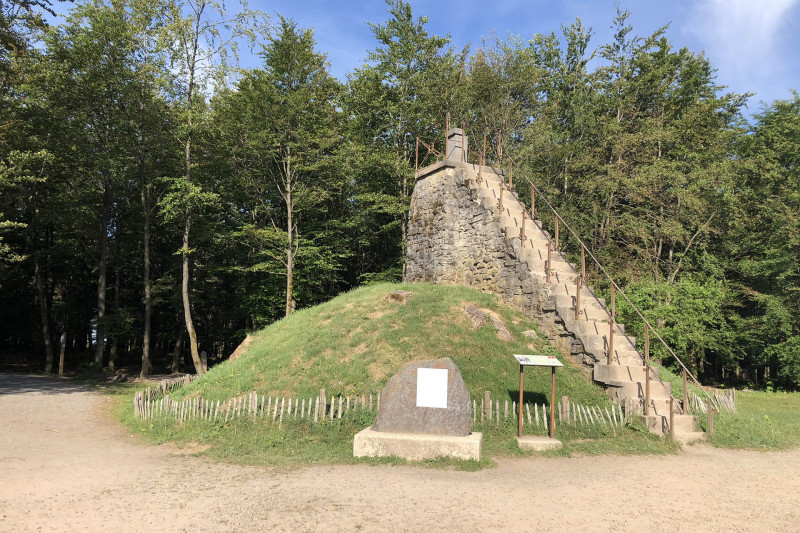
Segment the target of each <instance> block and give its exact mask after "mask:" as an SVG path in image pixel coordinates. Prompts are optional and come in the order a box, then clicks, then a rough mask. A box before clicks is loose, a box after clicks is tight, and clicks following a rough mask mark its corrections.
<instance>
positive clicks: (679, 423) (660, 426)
mask: <svg viewBox="0 0 800 533" xmlns="http://www.w3.org/2000/svg"><path fill="white" fill-rule="evenodd" d="M696 419H697V417H695V416H693V415H678V414H675V415H672V423H673V424H675V435H676V436H677V435H680V434H686V433H694V432H695V431H696V428H695V422H696ZM642 421H643V422H644V425H645V426H647V429H649V430H650V432H651V433H655V434H657V435H661V434H665V433H669V416H668V415H667V416H662V415H642Z"/></svg>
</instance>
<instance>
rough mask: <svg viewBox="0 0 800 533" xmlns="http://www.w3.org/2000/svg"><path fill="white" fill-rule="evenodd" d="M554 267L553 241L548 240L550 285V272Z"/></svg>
mask: <svg viewBox="0 0 800 533" xmlns="http://www.w3.org/2000/svg"><path fill="white" fill-rule="evenodd" d="M552 265H553V241H551V240H550V239H547V283H550V271H551V270H552Z"/></svg>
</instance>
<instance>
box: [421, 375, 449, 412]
mask: <svg viewBox="0 0 800 533" xmlns="http://www.w3.org/2000/svg"><path fill="white" fill-rule="evenodd" d="M417 407H433V408H436V409H447V369H446V368H418V369H417Z"/></svg>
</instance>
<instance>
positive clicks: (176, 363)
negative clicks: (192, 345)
mask: <svg viewBox="0 0 800 533" xmlns="http://www.w3.org/2000/svg"><path fill="white" fill-rule="evenodd" d="M182 348H183V328H182V327H180V328H178V338H177V340H176V341H175V349H173V350H172V373H173V374H177V373H178V370H180V369H181V349H182Z"/></svg>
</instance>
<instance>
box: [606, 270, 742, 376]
mask: <svg viewBox="0 0 800 533" xmlns="http://www.w3.org/2000/svg"><path fill="white" fill-rule="evenodd" d="M625 294H626V295H627V296H628V298H630V300H631V302H633V304H634V305H635V306H636V307H637V308H639V309H643V310H645V311H644V316H645V318H646V319H647V321H648V322H650V324H652V325H653V326H654V327H655V328H656V331H657V332H658V334H659V335H660V336H661V337H662V338H663V339H664V340H665V341H666V343H667V345H668V346H669V347H670V348H671V349H672V350H673V352H675V355H677V356H678V358H679V359H680V360H681V361H682V362H683V363H684V364H685V365H686V366H687V367H688V368H689V370H690V371H692V373H694V374H696V373H697V370H698V367H699V365H700V364H701V361H707V359H708V356H709V354H710V353H714V354H716V355H717V356H720V355H725V354H728V353H729V350H730V346H731V342H730V341H731V339H732V337H733V335H734V332H733V331H731V327H730V324H729V323H728V322H727V321H726V317H725V315H726V312H727V309H726V301H727V292H726V290H725V287H724V286H723V284H722V283H721V282H718V281H713V280H712V281H707V282H700V281H697V280H695V279H692V278H688V277H682V278H681V279H680V280H679V281H677V282H675V283H667V282H652V281H643V282H639V283H632V284H630V285H629V286H628V287H627V288H626V291H625ZM617 302H619V303H618V305H617V309H618V312H619V316H620V318H619V320H620V322H622V323H624V324H626V330H627V331H628V332H629V333H630V334H632V335H634V336H636V337H637V341H638V347H639V349H640V350H643V349H644V323H643V322H642V321H641V319H640V318H639V316H638V315H637V314H636V313H635V311H634V310H633V308H632V307H631V306H630V305H629V304H628V302H627V301H626V300H625V299H623V298H618V299H617ZM651 335H652V333H651ZM650 346H651V354H652V356H653V357H654V358H655V359H657V360H661V361H662V364H664V365H665V366H667V367H668V368H672V369H674V370H680V366H679V365H678V363H677V362H676V361H674V359H673V358H672V356H671V354H669V353H668V352H667V350H666V349H665V348H664V345H663V344H661V343H660V342H657V341H656V340H655V338H654V336H653V341H652V342H651V343H650ZM731 355H732V354H731ZM726 362H733V361H726Z"/></svg>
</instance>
